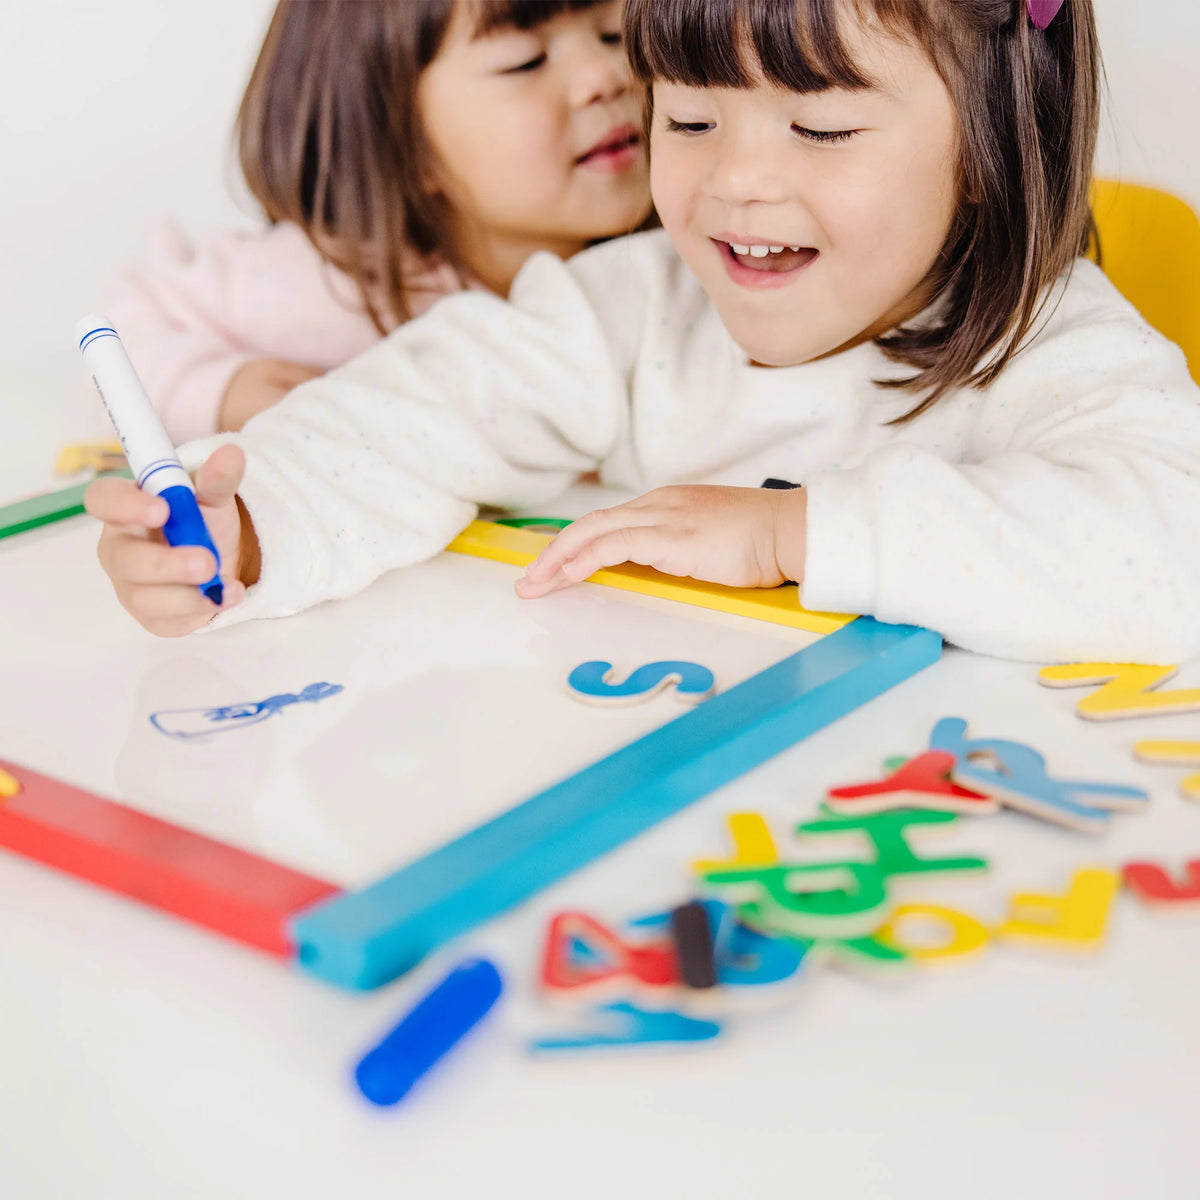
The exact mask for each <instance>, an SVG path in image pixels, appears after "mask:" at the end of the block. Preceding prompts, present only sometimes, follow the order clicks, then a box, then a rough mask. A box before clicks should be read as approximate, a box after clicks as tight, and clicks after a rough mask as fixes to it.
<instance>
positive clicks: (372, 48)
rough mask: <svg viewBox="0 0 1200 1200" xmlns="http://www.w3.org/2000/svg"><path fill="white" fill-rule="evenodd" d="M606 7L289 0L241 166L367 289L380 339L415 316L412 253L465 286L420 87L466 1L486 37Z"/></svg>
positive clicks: (552, 2)
mask: <svg viewBox="0 0 1200 1200" xmlns="http://www.w3.org/2000/svg"><path fill="white" fill-rule="evenodd" d="M599 2H600V0H280V2H279V4H278V5H277V6H276V9H275V14H274V16H273V17H272V18H271V24H270V26H269V27H268V29H267V34H266V38H265V39H264V41H263V46H262V49H261V50H260V51H259V55H258V61H257V62H256V63H255V65H254V71H253V73H252V74H251V76H250V82H249V84H248V85H247V87H246V94H245V96H244V97H243V98H242V103H241V108H240V109H239V110H238V118H237V141H238V158H239V161H240V164H241V168H242V173H243V175H244V176H245V178H246V182H247V184H248V185H249V188H250V191H251V193H252V194H253V195H254V197H255V198H256V199H257V200H258V202H259V203H260V204H261V205H262V207H263V209H264V211H265V212H266V215H267V217H268V218H269V219H270V220H271V221H293V222H295V224H297V225H299V226H300V227H301V228H302V229H303V230H304V231H305V233H307V234H308V237H309V239H310V240H311V241H312V243H313V245H314V246H316V248H317V249H318V250H319V251H320V252H321V254H322V255H324V256H325V257H326V258H327V259H329V260H330V261H331V262H333V263H334V264H335V265H337V266H338V267H340V268H341V269H342V270H344V271H346V272H347V273H348V274H349V275H351V276H352V277H353V278H354V280H355V281H356V282H357V284H358V287H359V291H360V292H361V294H362V298H363V303H364V305H365V307H366V311H367V312H368V313H369V314H370V317H371V319H372V320H373V321H374V323H375V325H376V326H377V327H378V329H379V330H380V332H381V333H383V332H386V331H387V328H388V326H389V324H390V323H391V322H393V321H397V320H399V321H403V320H406V319H407V318H408V317H409V315H410V312H411V310H410V307H409V303H408V290H409V283H410V281H408V280H406V279H405V257H406V253H405V252H406V248H409V247H410V248H411V249H413V250H416V251H417V252H418V253H419V254H422V255H436V256H437V257H438V258H439V259H441V260H443V261H445V262H447V263H449V264H450V265H451V266H452V267H453V268H454V269H455V270H457V271H458V273H459V275H460V277H463V278H465V271H464V266H463V263H462V262H461V260H460V256H459V254H458V252H457V250H456V248H455V245H454V242H453V238H452V237H451V234H450V230H451V213H450V212H449V210H448V207H447V205H446V202H445V201H444V200H443V199H442V198H441V197H439V196H436V195H431V194H430V193H429V191H428V190H427V188H426V187H425V185H424V180H425V179H427V178H428V168H429V165H430V164H429V154H430V152H429V147H428V145H427V143H426V140H425V136H424V132H423V130H422V128H421V121H420V114H419V113H418V111H417V102H416V94H417V80H418V78H419V77H420V74H421V72H422V71H423V70H424V69H425V68H426V67H427V66H429V64H430V63H431V62H433V60H434V58H436V57H437V54H438V51H439V50H440V49H441V46H442V42H443V40H444V39H445V36H446V30H447V29H448V27H449V25H450V21H451V18H452V17H453V15H454V11H455V7H456V4H459V3H471V4H472V5H473V6H474V8H475V12H474V13H473V14H472V15H473V16H474V17H475V22H476V32H477V33H480V34H482V33H490V32H492V31H493V30H497V29H501V28H505V27H514V28H517V29H532V28H534V27H536V26H537V25H540V24H542V23H543V22H545V21H547V20H549V19H550V18H551V17H553V16H555V15H556V14H558V13H561V12H565V11H567V10H569V9H579V8H589V7H591V6H592V5H594V4H597V3H599Z"/></svg>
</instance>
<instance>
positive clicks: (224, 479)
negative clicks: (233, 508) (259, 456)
mask: <svg viewBox="0 0 1200 1200" xmlns="http://www.w3.org/2000/svg"><path fill="white" fill-rule="evenodd" d="M245 473H246V456H245V455H244V454H243V453H242V451H241V449H240V448H239V447H237V446H233V445H229V446H219V447H218V448H217V449H216V450H214V451H213V452H212V453H211V454H210V455H209V456H208V458H207V459H205V461H204V462H203V463H202V464H201V466H200V469H199V470H198V471H197V472H196V474H195V484H196V499H197V500H198V501H199V502H200V503H201V504H203V505H204V506H205V507H206V508H223V507H224V506H225V505H227V504H232V503H233V498H234V496H235V495H236V494H237V490H238V486H239V485H240V484H241V482H242V476H243V475H244V474H245Z"/></svg>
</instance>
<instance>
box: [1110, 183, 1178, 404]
mask: <svg viewBox="0 0 1200 1200" xmlns="http://www.w3.org/2000/svg"><path fill="white" fill-rule="evenodd" d="M1092 207H1093V211H1094V212H1095V215H1096V225H1097V228H1098V230H1099V233H1100V261H1101V264H1102V266H1103V267H1104V273H1105V274H1106V275H1107V276H1108V277H1109V279H1111V280H1112V282H1113V284H1114V286H1115V287H1116V288H1117V290H1118V291H1119V292H1120V293H1121V294H1122V295H1123V296H1124V297H1125V299H1126V300H1128V301H1129V302H1130V303H1131V304H1132V305H1133V306H1134V307H1135V308H1136V309H1137V310H1138V311H1139V312H1140V313H1141V314H1142V316H1143V317H1144V318H1145V319H1146V320H1147V321H1148V322H1149V323H1150V324H1151V325H1153V326H1154V328H1155V329H1157V330H1158V331H1159V333H1161V334H1162V335H1163V336H1164V337H1167V338H1169V339H1170V340H1171V341H1173V342H1175V343H1176V344H1177V345H1178V346H1180V347H1182V349H1183V352H1184V354H1186V355H1187V360H1188V367H1189V369H1190V370H1191V373H1192V378H1193V379H1195V380H1196V382H1197V383H1200V218H1198V217H1197V216H1196V214H1195V213H1194V212H1193V211H1192V210H1191V209H1190V208H1189V207H1188V206H1187V204H1185V203H1184V202H1183V201H1182V200H1180V199H1179V198H1178V197H1176V196H1172V195H1170V194H1169V193H1167V192H1160V191H1158V190H1157V189H1155V188H1149V187H1142V186H1140V185H1138V184H1133V183H1117V182H1116V181H1115V180H1111V179H1097V180H1096V181H1095V182H1094V183H1093V185H1092ZM1091 257H1092V258H1093V259H1095V258H1096V255H1095V254H1094V253H1093V254H1092V256H1091Z"/></svg>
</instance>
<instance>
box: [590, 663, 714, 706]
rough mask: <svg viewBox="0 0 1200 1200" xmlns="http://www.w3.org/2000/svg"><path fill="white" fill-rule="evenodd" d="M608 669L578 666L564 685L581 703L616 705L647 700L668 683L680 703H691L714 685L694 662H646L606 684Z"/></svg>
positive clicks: (596, 665)
mask: <svg viewBox="0 0 1200 1200" xmlns="http://www.w3.org/2000/svg"><path fill="white" fill-rule="evenodd" d="M612 669H613V665H612V663H608V662H598V661H594V662H585V663H580V664H579V666H577V667H576V668H575V669H574V670H573V671H572V672H571V674H570V675H569V676H568V677H567V686H568V687H569V688H570V689H571V691H573V692H574V693H575V694H576V695H577V696H578V697H579V698H580V699H581V700H588V701H591V702H592V703H597V702H598V703H606V702H607V703H617V704H624V703H628V702H629V701H631V700H634V701H636V700H649V699H650V697H651V696H653V695H655V694H656V693H657V692H659V691H660V690H661V689H663V688H665V687H668V686H670V685H671V684H674V685H675V694H676V695H677V696H678V697H679V699H680V700H686V701H688V702H689V703H692V704H695V703H697V702H699V701H700V700H703V699H704V698H705V697H706V696H708V695H709V694H710V693H711V692H712V690H713V688H714V687H715V686H716V679H715V677H714V676H713V673H712V672H711V671H710V670H709V669H708V668H707V667H702V666H701V665H700V664H699V663H694V662H653V663H647V664H646V665H645V666H644V667H638V669H637V670H636V671H633V672H632V673H631V674H630V675H629V677H628V678H627V679H625V680H624V681H623V682H621V683H612V682H610V681H609V678H608V677H609V675H610V674H611V673H612Z"/></svg>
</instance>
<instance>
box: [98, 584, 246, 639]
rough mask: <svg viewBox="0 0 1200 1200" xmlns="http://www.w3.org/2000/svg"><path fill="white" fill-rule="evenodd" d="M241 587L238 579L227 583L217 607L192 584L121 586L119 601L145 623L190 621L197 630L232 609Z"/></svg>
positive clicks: (242, 593)
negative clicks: (120, 598) (122, 589)
mask: <svg viewBox="0 0 1200 1200" xmlns="http://www.w3.org/2000/svg"><path fill="white" fill-rule="evenodd" d="M245 595H246V589H245V587H244V586H243V585H242V584H241V583H238V582H236V581H235V582H234V583H231V584H229V585H228V586H227V587H226V589H225V596H224V598H223V600H222V602H221V607H220V608H215V607H214V606H213V603H212V601H211V600H207V599H206V598H205V597H204V596H202V595H201V594H200V593H199V591H198V590H197V589H196V588H195V587H189V586H186V585H185V586H180V587H176V586H168V587H164V586H162V585H161V584H137V585H134V586H133V587H127V588H125V589H124V592H123V595H122V600H123V601H124V602H125V607H126V608H127V609H128V610H129V611H130V612H131V613H133V615H134V616H136V617H137V619H138V620H139V621H141V622H142V623H143V624H145V625H147V628H149V624H150V623H155V624H163V623H169V622H184V623H186V622H188V621H191V622H192V628H193V629H197V628H199V627H200V626H201V625H205V624H207V623H208V622H209V621H210V620H211V619H212V618H213V617H214V616H215V615H216V614H217V613H218V612H223V611H224V610H225V609H228V608H234V607H236V606H237V605H238V604H240V603H241V601H242V600H243V599H244V597H245Z"/></svg>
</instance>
